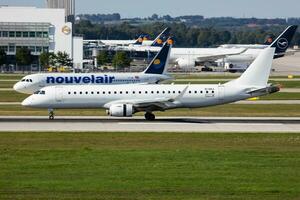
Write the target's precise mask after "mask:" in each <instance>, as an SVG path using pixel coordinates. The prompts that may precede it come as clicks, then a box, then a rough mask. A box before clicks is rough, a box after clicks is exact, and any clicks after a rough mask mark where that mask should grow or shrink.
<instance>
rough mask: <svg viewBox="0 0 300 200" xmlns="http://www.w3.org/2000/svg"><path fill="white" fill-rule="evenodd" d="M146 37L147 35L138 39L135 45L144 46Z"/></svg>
mask: <svg viewBox="0 0 300 200" xmlns="http://www.w3.org/2000/svg"><path fill="white" fill-rule="evenodd" d="M144 37H145V35H144V34H142V35H140V36H139V37H138V39H137V40H136V41H135V43H133V44H134V45H142V44H143V41H144Z"/></svg>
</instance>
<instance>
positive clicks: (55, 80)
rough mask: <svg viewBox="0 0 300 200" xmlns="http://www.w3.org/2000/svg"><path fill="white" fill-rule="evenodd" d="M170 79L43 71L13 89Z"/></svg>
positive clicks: (128, 74) (140, 75)
mask: <svg viewBox="0 0 300 200" xmlns="http://www.w3.org/2000/svg"><path fill="white" fill-rule="evenodd" d="M169 79H171V77H170V76H168V75H164V74H144V73H105V74H102V73H80V74H76V73H53V74H52V73H49V74H47V73H44V74H33V75H28V76H26V77H24V78H23V79H22V80H21V81H19V82H18V83H17V84H16V85H15V86H14V89H15V90H16V91H18V92H22V93H26V94H33V93H34V92H35V91H38V90H40V89H41V88H43V87H47V86H54V85H60V86H61V85H76V86H78V85H120V84H142V83H150V84H151V83H152V84H155V83H158V82H161V81H164V80H169Z"/></svg>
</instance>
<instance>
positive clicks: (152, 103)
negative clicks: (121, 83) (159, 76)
mask: <svg viewBox="0 0 300 200" xmlns="http://www.w3.org/2000/svg"><path fill="white" fill-rule="evenodd" d="M187 89H188V86H186V87H185V88H184V90H183V91H182V92H181V93H180V94H179V95H178V96H177V97H175V98H156V99H142V100H131V99H130V100H119V101H112V102H110V103H107V104H106V105H104V107H105V108H110V107H111V106H112V105H115V104H131V105H133V108H134V109H135V111H136V112H141V111H149V112H152V111H165V110H167V109H171V108H176V107H177V106H178V105H179V104H180V101H179V100H180V99H181V98H182V97H183V95H184V94H185V93H186V91H187Z"/></svg>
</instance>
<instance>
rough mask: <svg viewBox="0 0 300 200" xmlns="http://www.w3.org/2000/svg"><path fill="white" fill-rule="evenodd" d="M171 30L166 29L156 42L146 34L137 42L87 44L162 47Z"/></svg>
mask: <svg viewBox="0 0 300 200" xmlns="http://www.w3.org/2000/svg"><path fill="white" fill-rule="evenodd" d="M170 30H171V29H170V28H168V27H167V28H165V29H164V30H163V31H162V32H161V33H160V34H159V35H158V36H157V37H156V38H155V40H149V39H148V36H147V35H146V34H142V35H140V36H139V37H138V39H137V40H86V41H85V42H87V43H88V42H90V43H95V42H96V41H99V42H100V43H101V44H103V45H106V46H110V47H118V46H130V47H134V46H160V47H161V46H162V45H163V43H164V42H165V41H163V38H168V37H169V35H170Z"/></svg>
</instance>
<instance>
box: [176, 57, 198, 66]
mask: <svg viewBox="0 0 300 200" xmlns="http://www.w3.org/2000/svg"><path fill="white" fill-rule="evenodd" d="M195 62H196V61H195V60H193V59H185V58H178V59H177V60H176V63H177V65H178V66H179V67H180V68H184V69H190V68H193V67H195V65H196V64H195Z"/></svg>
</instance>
